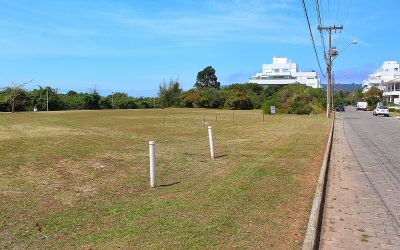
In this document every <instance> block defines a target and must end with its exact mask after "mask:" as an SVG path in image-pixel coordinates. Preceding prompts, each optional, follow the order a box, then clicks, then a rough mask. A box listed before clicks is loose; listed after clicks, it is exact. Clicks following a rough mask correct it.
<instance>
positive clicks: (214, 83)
mask: <svg viewBox="0 0 400 250" xmlns="http://www.w3.org/2000/svg"><path fill="white" fill-rule="evenodd" d="M194 87H196V88H197V89H202V88H215V89H219V87H220V82H218V79H217V76H216V75H215V69H214V68H213V67H211V66H208V67H206V68H204V69H203V70H202V71H200V72H199V73H198V74H197V78H196V83H195V84H194Z"/></svg>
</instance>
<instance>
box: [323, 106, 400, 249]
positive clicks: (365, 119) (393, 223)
mask: <svg viewBox="0 0 400 250" xmlns="http://www.w3.org/2000/svg"><path fill="white" fill-rule="evenodd" d="M333 138H334V139H333V145H332V154H331V162H330V169H329V175H328V186H327V196H326V203H325V209H324V216H323V223H322V232H321V238H320V248H321V249H400V120H398V119H396V118H395V117H375V116H373V115H372V112H368V111H355V110H354V109H352V108H347V109H346V112H341V113H337V115H336V122H335V131H334V137H333Z"/></svg>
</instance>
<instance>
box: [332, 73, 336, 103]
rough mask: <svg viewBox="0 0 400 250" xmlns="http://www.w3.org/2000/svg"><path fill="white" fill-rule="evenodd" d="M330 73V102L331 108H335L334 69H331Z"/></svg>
mask: <svg viewBox="0 0 400 250" xmlns="http://www.w3.org/2000/svg"><path fill="white" fill-rule="evenodd" d="M331 75H332V95H331V102H332V109H335V102H334V98H335V84H336V82H335V71H332V73H331Z"/></svg>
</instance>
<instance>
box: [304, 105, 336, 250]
mask: <svg viewBox="0 0 400 250" xmlns="http://www.w3.org/2000/svg"><path fill="white" fill-rule="evenodd" d="M334 126H335V113H333V118H332V124H331V130H330V132H329V138H328V141H327V143H326V149H325V154H324V159H323V161H322V165H321V171H320V174H319V178H318V183H317V188H316V191H315V196H314V200H313V204H312V207H311V212H310V217H309V219H308V224H307V231H306V234H305V237H304V242H303V247H302V249H303V250H313V249H318V248H319V246H318V245H319V236H320V233H321V224H322V213H323V211H324V204H325V193H326V183H327V179H328V168H329V161H330V158H331V149H332V138H333V131H334Z"/></svg>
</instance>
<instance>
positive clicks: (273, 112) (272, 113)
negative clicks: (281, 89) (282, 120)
mask: <svg viewBox="0 0 400 250" xmlns="http://www.w3.org/2000/svg"><path fill="white" fill-rule="evenodd" d="M275 111H276V110H275V106H271V115H274V114H275Z"/></svg>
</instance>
